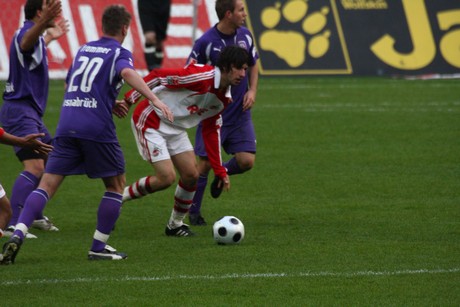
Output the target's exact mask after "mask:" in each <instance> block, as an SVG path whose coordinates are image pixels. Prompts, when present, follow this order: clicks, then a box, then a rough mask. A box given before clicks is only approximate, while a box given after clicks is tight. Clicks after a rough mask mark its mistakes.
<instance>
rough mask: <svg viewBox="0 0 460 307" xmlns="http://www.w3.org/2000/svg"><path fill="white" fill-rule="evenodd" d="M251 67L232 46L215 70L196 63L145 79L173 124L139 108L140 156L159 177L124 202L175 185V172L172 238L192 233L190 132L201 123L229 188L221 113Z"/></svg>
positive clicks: (147, 107)
mask: <svg viewBox="0 0 460 307" xmlns="http://www.w3.org/2000/svg"><path fill="white" fill-rule="evenodd" d="M248 67H249V54H248V53H247V51H246V50H245V49H243V48H240V47H238V46H229V47H227V48H224V49H223V50H222V53H221V56H220V57H219V60H218V61H217V63H216V66H215V67H213V66H210V65H201V64H194V63H191V64H190V65H188V66H187V67H185V68H183V69H161V70H153V71H152V72H150V74H149V75H147V76H146V77H145V78H144V80H145V81H146V83H147V84H148V85H149V87H151V88H153V91H154V93H155V94H156V95H157V96H158V97H159V98H160V99H161V100H162V101H163V102H164V103H165V104H166V105H168V106H169V108H170V109H171V111H172V112H173V114H174V122H168V121H165V120H164V119H163V116H162V114H161V112H159V110H157V109H156V108H155V107H154V106H153V105H152V104H151V103H150V102H149V101H147V100H144V101H142V102H140V103H139V104H138V106H137V107H136V109H135V111H134V113H133V118H132V128H133V132H134V135H135V138H136V142H137V146H138V149H139V153H140V155H141V156H142V157H143V159H144V160H146V161H148V162H149V163H150V164H151V165H152V166H153V169H154V171H155V175H153V176H147V177H144V178H141V179H139V180H137V181H136V182H134V183H133V184H132V185H130V186H129V187H126V188H125V192H124V194H123V201H128V200H131V199H135V198H139V197H142V196H145V195H147V194H150V193H154V192H157V191H160V190H163V189H166V188H167V187H169V186H171V185H172V184H173V183H174V181H175V179H176V173H175V169H174V168H176V169H177V171H178V173H179V177H180V179H179V183H178V185H177V188H176V191H175V194H174V206H173V210H172V212H171V217H170V219H169V221H168V223H167V225H166V229H165V233H166V235H168V236H178V237H187V236H192V235H193V232H192V231H191V230H190V228H189V226H188V225H187V224H184V222H183V221H184V218H185V215H186V214H187V212H188V210H189V208H190V206H191V205H192V200H193V197H194V194H195V190H196V183H197V180H198V174H199V173H198V170H197V167H196V158H195V154H194V152H193V146H192V144H191V143H190V140H189V138H188V135H187V131H186V129H188V128H192V127H196V126H197V125H198V124H199V123H201V124H202V129H201V131H202V137H203V141H204V146H205V148H206V152H207V154H208V158H209V162H210V164H211V167H212V169H213V170H214V174H215V176H216V177H217V178H219V180H220V181H222V188H223V189H226V190H228V189H229V187H230V180H229V178H228V174H227V171H226V169H225V168H224V167H223V166H222V158H221V154H220V126H221V124H222V119H221V115H220V114H221V112H222V111H223V110H224V108H226V107H227V106H229V105H231V101H232V100H231V87H232V86H237V85H238V84H240V83H241V82H242V80H244V79H245V77H246V70H247V69H248ZM139 96H140V95H139V94H138V93H137V92H136V91H130V92H128V93H127V94H126V95H125V99H126V100H128V101H129V102H130V103H134V102H135V101H136V100H137V99H138V98H139Z"/></svg>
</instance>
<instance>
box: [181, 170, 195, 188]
mask: <svg viewBox="0 0 460 307" xmlns="http://www.w3.org/2000/svg"><path fill="white" fill-rule="evenodd" d="M198 176H199V172H198V171H196V170H193V171H190V172H187V173H185V174H182V175H181V181H182V183H183V184H184V185H186V186H187V187H194V186H195V185H196V184H197V182H198Z"/></svg>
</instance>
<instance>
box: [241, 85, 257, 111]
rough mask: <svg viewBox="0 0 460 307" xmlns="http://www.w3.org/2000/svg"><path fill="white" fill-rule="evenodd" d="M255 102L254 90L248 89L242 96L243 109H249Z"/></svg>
mask: <svg viewBox="0 0 460 307" xmlns="http://www.w3.org/2000/svg"><path fill="white" fill-rule="evenodd" d="M254 103H256V92H255V91H254V90H251V89H249V90H248V91H247V92H246V94H245V95H244V98H243V111H247V110H250V109H251V108H252V107H253V106H254Z"/></svg>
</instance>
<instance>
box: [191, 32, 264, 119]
mask: <svg viewBox="0 0 460 307" xmlns="http://www.w3.org/2000/svg"><path fill="white" fill-rule="evenodd" d="M228 45H237V46H239V47H242V48H244V49H246V50H247V51H248V53H249V56H250V59H249V66H253V65H255V64H256V61H257V59H258V58H259V55H258V54H257V50H256V48H255V45H254V39H253V37H252V34H251V32H250V31H249V30H248V29H247V28H245V27H240V28H238V29H237V30H236V33H235V34H233V35H226V34H223V33H221V32H220V31H219V30H217V26H216V25H215V26H214V27H212V28H211V29H209V30H208V31H206V32H205V33H204V34H203V35H202V36H201V37H200V38H199V39H198V40H197V41H196V42H195V44H194V46H193V49H192V53H191V54H190V57H189V59H188V62H190V61H191V60H192V59H193V60H196V61H197V63H199V64H209V65H214V66H215V65H216V63H217V59H218V58H219V55H220V52H221V50H222V49H223V48H224V47H225V46H228ZM248 86H249V84H248V74H246V77H245V79H244V80H243V81H241V83H240V84H239V85H237V86H232V98H233V103H231V104H230V105H229V106H228V107H227V108H226V109H225V110H224V112H223V114H222V118H223V124H224V126H226V125H229V124H233V123H235V122H238V121H246V120H248V119H250V118H251V113H250V111H246V112H243V107H242V103H243V98H244V95H245V94H246V92H247V90H248Z"/></svg>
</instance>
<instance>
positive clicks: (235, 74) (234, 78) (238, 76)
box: [228, 64, 248, 85]
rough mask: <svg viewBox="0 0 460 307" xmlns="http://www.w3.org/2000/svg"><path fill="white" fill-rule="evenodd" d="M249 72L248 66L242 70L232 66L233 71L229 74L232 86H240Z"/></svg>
mask: <svg viewBox="0 0 460 307" xmlns="http://www.w3.org/2000/svg"><path fill="white" fill-rule="evenodd" d="M247 70H248V65H247V64H244V65H243V67H241V68H236V67H235V66H232V69H231V70H230V71H229V72H228V81H229V83H230V85H238V84H240V83H241V81H242V80H243V79H244V77H245V76H246V72H247Z"/></svg>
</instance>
